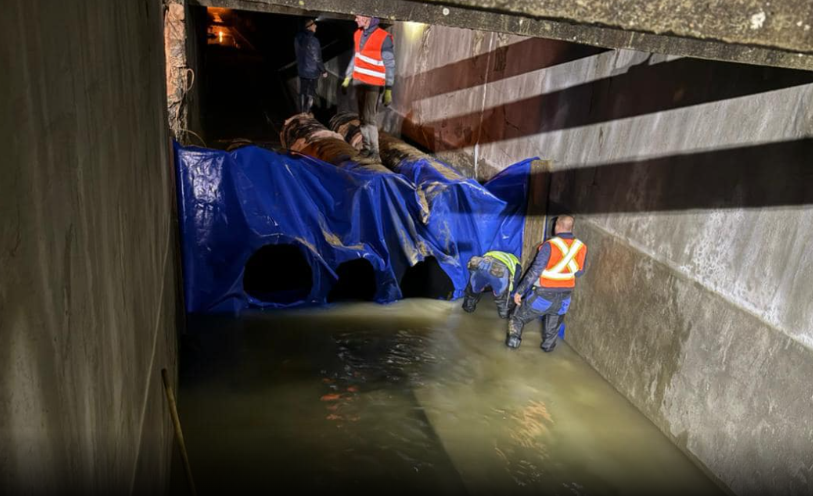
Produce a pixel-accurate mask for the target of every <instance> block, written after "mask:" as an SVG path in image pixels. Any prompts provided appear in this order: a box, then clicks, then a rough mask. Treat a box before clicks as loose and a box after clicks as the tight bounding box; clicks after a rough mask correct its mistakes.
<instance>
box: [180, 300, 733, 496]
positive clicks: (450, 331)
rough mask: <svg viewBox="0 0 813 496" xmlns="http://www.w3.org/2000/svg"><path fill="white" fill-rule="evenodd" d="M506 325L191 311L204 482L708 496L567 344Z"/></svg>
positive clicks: (450, 312)
mask: <svg viewBox="0 0 813 496" xmlns="http://www.w3.org/2000/svg"><path fill="white" fill-rule="evenodd" d="M504 328H505V321H502V320H499V319H497V318H496V315H495V312H494V309H493V306H492V305H490V302H483V303H481V305H480V306H479V308H478V311H477V312H476V313H475V314H471V315H469V314H465V313H463V312H462V311H460V310H459V308H458V303H456V302H444V301H434V300H406V301H402V302H399V303H396V304H393V305H387V306H381V305H375V304H361V303H359V304H341V305H336V306H333V307H330V308H322V309H313V310H294V311H286V312H273V313H264V314H263V313H258V314H249V315H246V316H244V317H242V318H240V319H227V318H221V317H209V318H193V319H192V320H191V322H190V334H191V335H192V336H193V337H192V338H191V339H190V340H189V341H188V342H185V343H184V346H183V352H182V362H181V385H180V408H181V415H182V421H183V425H184V430H185V434H186V437H187V444H188V448H189V451H190V459H191V462H192V468H193V471H194V473H195V476H196V479H197V480H198V487H199V491H200V492H201V493H221V492H224V491H229V492H234V490H235V489H240V490H252V491H271V490H278V489H279V488H280V487H286V488H295V489H296V490H297V491H301V492H307V491H311V490H313V491H324V490H330V491H345V490H368V489H369V490H376V491H386V492H388V493H399V494H400V493H404V494H406V493H414V492H416V491H429V490H431V491H432V492H444V493H454V494H488V493H495V492H500V493H509V494H530V493H534V494H539V493H544V494H637V493H640V492H644V491H647V492H651V491H658V493H661V494H685V493H693V494H697V493H701V494H712V493H715V494H716V493H717V491H716V488H715V487H714V486H713V485H712V483H711V482H710V481H709V480H708V479H707V478H706V477H705V476H704V475H703V474H702V473H701V472H700V471H699V470H698V469H697V468H695V467H694V466H693V465H692V464H691V463H690V462H689V461H688V460H687V459H686V458H685V457H684V456H683V455H682V454H681V453H680V452H679V450H678V449H677V448H675V447H674V446H673V445H671V444H670V443H669V442H668V440H667V439H666V438H665V437H664V436H663V435H662V434H661V433H660V432H659V431H658V430H657V429H656V428H655V427H654V426H653V425H652V424H651V423H649V422H648V421H647V420H646V419H645V418H644V417H643V416H642V415H641V414H640V413H639V412H637V411H636V410H635V409H634V408H633V407H632V406H631V405H630V404H629V403H628V402H627V401H626V400H625V399H624V398H622V397H621V396H619V395H618V394H617V393H616V392H615V390H613V389H612V387H610V386H609V385H608V384H607V383H606V382H604V381H603V380H602V379H601V378H600V377H599V376H598V375H597V374H596V373H595V372H594V371H593V370H592V369H591V368H590V367H589V366H588V365H587V364H586V363H585V362H584V361H582V360H581V359H580V358H579V357H578V356H577V355H576V354H575V353H574V352H573V351H572V350H571V349H570V348H569V347H568V346H566V344H562V345H561V346H560V347H557V349H556V351H555V352H554V353H551V354H544V353H542V352H541V350H539V348H538V343H536V342H534V341H535V339H534V338H535V335H534V334H533V331H532V330H530V329H529V330H528V334H527V339H525V340H523V345H522V348H520V349H519V350H517V351H512V350H508V349H507V348H505V346H504V345H503V344H502V342H503V338H504V332H505V331H504ZM176 472H177V471H176ZM176 482H177V481H176ZM180 485H182V483H181V484H180Z"/></svg>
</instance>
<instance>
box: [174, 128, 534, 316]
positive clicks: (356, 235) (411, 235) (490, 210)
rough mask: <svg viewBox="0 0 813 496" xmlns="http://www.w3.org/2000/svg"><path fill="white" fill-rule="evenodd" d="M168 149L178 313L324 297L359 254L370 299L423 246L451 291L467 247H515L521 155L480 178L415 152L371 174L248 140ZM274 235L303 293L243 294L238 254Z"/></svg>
mask: <svg viewBox="0 0 813 496" xmlns="http://www.w3.org/2000/svg"><path fill="white" fill-rule="evenodd" d="M175 153H176V166H177V174H178V201H179V218H180V225H181V238H182V239H181V241H182V251H183V267H184V293H185V299H186V308H187V311H189V312H193V313H194V312H223V311H229V312H233V311H239V310H241V309H244V308H247V307H249V306H257V307H277V308H279V307H289V306H298V305H319V304H324V303H326V301H327V295H328V293H329V292H330V290H331V288H332V287H333V286H334V284H335V283H336V281H337V274H336V270H337V268H338V267H339V265H340V264H342V263H343V262H347V261H352V260H356V259H359V258H363V259H365V260H367V261H368V262H370V264H371V265H372V267H373V269H374V272H375V279H376V293H375V296H374V299H375V301H377V302H380V303H387V302H391V301H394V300H397V299H399V298H401V297H402V293H401V289H400V287H399V283H400V279H401V277H402V276H403V274H404V272H405V271H406V270H407V268H408V267H411V266H413V265H415V264H416V263H418V262H420V261H422V260H424V259H425V258H427V257H435V259H436V260H437V261H438V263H439V265H440V267H441V269H442V270H443V271H444V272H445V273H446V274H447V275H448V276H449V277H450V279H451V280H452V283H453V285H454V288H455V296H458V295H459V294H460V293H461V292H462V290H463V289H464V288H465V285H466V271H465V264H466V261H467V260H468V257H469V256H471V255H473V254H482V253H483V252H484V251H487V250H488V249H503V250H505V251H511V252H513V253H516V254H517V255H519V254H520V250H521V246H522V225H523V222H522V215H523V213H524V211H525V198H526V196H527V177H528V175H527V171H528V168H529V165H528V164H529V161H525V162H521V163H519V164H516V165H515V166H512V167H510V168H509V169H506V170H505V171H503V172H502V173H501V174H500V175H498V176H497V177H495V179H494V180H492V181H490V182H489V183H487V184H486V186H485V187H483V186H481V185H479V184H477V183H476V182H475V181H471V180H465V179H463V180H457V179H456V180H449V179H448V178H446V177H444V176H443V175H438V174H437V171H436V170H433V169H432V168H430V167H427V166H426V165H427V164H420V163H404V164H402V165H401V167H400V172H402V173H403V174H381V173H375V172H366V171H363V170H359V169H356V170H347V169H343V168H337V167H335V166H333V165H330V164H326V163H324V162H321V161H319V160H315V159H312V158H309V157H305V156H300V155H284V154H279V153H275V152H272V151H269V150H265V149H261V148H257V147H253V146H251V147H244V148H241V149H238V150H236V151H233V152H224V151H218V150H209V149H203V148H196V147H181V146H179V145H177V144H176V146H175ZM419 192H423V195H421V194H419ZM423 196H425V197H426V199H427V200H428V202H424V201H423V200H422V197H423ZM426 203H428V204H429V212H427V210H426ZM427 213H428V214H429V215H428V218H427ZM280 244H287V245H293V246H296V247H298V248H299V250H300V251H301V253H302V254H303V255H304V257H305V259H306V260H307V262H308V264H309V265H310V267H311V272H312V285H311V290H310V293H309V294H308V295H307V296H303V297H302V298H299V299H297V300H295V301H287V302H281V301H263V300H258V299H256V298H254V297H252V296H250V295H248V294H246V292H245V291H244V289H243V275H244V270H245V265H246V262H247V261H248V260H249V258H250V257H251V256H252V255H253V254H254V253H255V252H256V251H257V250H259V249H260V248H262V247H263V246H266V245H280ZM281 263H284V261H282V262H281Z"/></svg>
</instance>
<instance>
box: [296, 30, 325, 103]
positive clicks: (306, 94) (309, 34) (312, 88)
mask: <svg viewBox="0 0 813 496" xmlns="http://www.w3.org/2000/svg"><path fill="white" fill-rule="evenodd" d="M294 51H295V52H296V64H297V71H298V73H299V111H300V112H301V113H308V112H310V111H311V107H312V106H313V97H315V96H316V83H317V81H318V80H319V76H321V77H323V78H324V77H327V70H325V64H324V63H323V62H322V46H321V45H320V44H319V39H318V38H316V21H315V20H313V19H308V20H307V21H306V22H305V29H304V30H302V31H300V32H299V33H297V34H296V37H295V38H294Z"/></svg>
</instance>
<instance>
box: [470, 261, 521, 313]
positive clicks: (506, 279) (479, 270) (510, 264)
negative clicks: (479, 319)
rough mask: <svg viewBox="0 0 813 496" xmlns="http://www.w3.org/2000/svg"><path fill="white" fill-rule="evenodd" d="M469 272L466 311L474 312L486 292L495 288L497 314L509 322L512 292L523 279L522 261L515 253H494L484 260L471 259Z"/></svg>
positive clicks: (493, 290)
mask: <svg viewBox="0 0 813 496" xmlns="http://www.w3.org/2000/svg"><path fill="white" fill-rule="evenodd" d="M468 268H469V274H470V275H469V283H468V284H467V285H466V296H465V297H464V298H463V310H465V311H466V312H469V313H471V312H473V311H474V309H475V308H476V307H477V302H478V301H479V300H480V296H481V295H482V293H483V291H484V290H485V289H486V288H487V287H491V291H492V292H493V293H494V303H496V304H497V314H498V315H499V316H500V318H501V319H507V318H508V307H509V304H510V298H511V292H512V291H513V290H514V288H515V287H516V286H517V284H518V283H519V278H520V277H522V266H521V265H520V264H519V259H517V257H516V256H514V255H512V254H511V253H506V252H503V251H490V252H488V253H486V254H485V255H483V256H482V257H471V259H470V260H469V264H468Z"/></svg>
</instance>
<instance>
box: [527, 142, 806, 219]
mask: <svg viewBox="0 0 813 496" xmlns="http://www.w3.org/2000/svg"><path fill="white" fill-rule="evenodd" d="M811 157H813V138H804V139H800V140H793V141H783V142H778V143H770V144H765V145H755V146H746V147H738V148H731V149H723V150H714V151H709V152H701V153H689V154H683V155H672V156H668V157H659V158H653V159H645V160H636V161H630V162H616V163H609V164H598V165H593V166H588V167H581V168H576V169H565V170H559V171H555V172H553V173H548V174H544V175H545V177H544V178H543V181H548V180H549V181H552V183H551V184H553V186H554V188H557V187H558V188H559V189H558V190H557V191H556V192H555V194H554V196H555V197H557V199H558V201H559V202H560V203H562V204H564V205H567V206H568V212H569V213H573V214H600V213H621V212H633V213H639V212H669V211H686V210H706V209H729V208H730V209H742V208H766V207H797V206H802V205H813V166H811V162H810V160H811ZM551 208H552V210H554V211H555V210H556V208H555V206H553V205H552V206H551ZM552 213H555V212H552Z"/></svg>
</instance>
